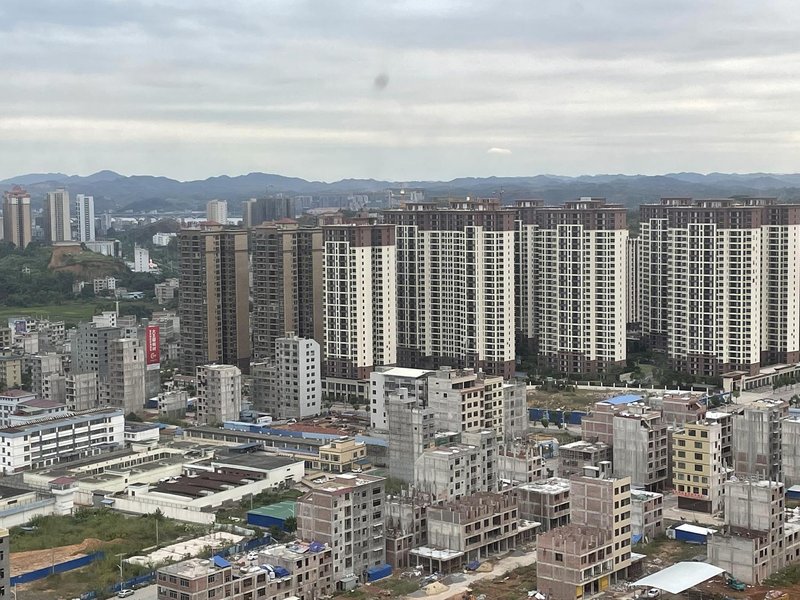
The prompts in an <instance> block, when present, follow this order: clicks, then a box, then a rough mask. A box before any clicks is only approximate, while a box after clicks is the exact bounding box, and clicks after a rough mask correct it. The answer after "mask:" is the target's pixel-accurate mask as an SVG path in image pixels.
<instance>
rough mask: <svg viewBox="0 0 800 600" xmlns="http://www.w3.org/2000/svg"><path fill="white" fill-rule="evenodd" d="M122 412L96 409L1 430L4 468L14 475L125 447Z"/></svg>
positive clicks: (0, 449)
mask: <svg viewBox="0 0 800 600" xmlns="http://www.w3.org/2000/svg"><path fill="white" fill-rule="evenodd" d="M124 426H125V419H124V416H123V413H122V411H121V410H119V409H95V410H90V411H84V412H74V413H69V414H68V415H67V416H59V417H54V418H49V419H41V420H39V421H33V422H30V423H26V424H24V425H19V426H15V427H5V428H3V429H0V467H1V468H2V470H3V473H5V474H7V475H10V474H12V473H18V472H20V471H24V470H26V469H41V468H44V467H47V466H50V465H54V464H57V463H62V462H68V461H71V460H77V459H80V458H84V457H87V456H93V455H95V454H100V453H102V452H105V451H108V450H109V449H112V448H120V447H122V445H123V429H124Z"/></svg>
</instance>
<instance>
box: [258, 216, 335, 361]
mask: <svg viewBox="0 0 800 600" xmlns="http://www.w3.org/2000/svg"><path fill="white" fill-rule="evenodd" d="M251 244H252V247H251V250H252V254H253V261H252V262H253V356H254V357H255V358H257V359H263V358H273V357H274V355H275V341H276V340H277V339H279V338H282V337H284V336H285V335H286V334H287V332H290V331H293V332H295V333H296V334H297V335H298V336H299V337H301V338H313V339H314V340H316V341H317V343H318V344H320V346H322V345H323V344H324V343H325V338H324V326H323V325H324V324H323V316H322V298H323V291H322V273H323V262H322V258H323V244H322V229H321V228H319V227H301V226H299V225H298V224H297V223H296V222H294V221H291V220H289V219H284V220H282V221H278V222H277V223H265V224H263V225H261V226H258V227H256V228H255V229H253V231H252V232H251Z"/></svg>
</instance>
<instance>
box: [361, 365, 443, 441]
mask: <svg viewBox="0 0 800 600" xmlns="http://www.w3.org/2000/svg"><path fill="white" fill-rule="evenodd" d="M431 373H433V371H428V370H425V369H408V368H405V367H377V368H376V369H375V370H374V371H373V372H372V373H370V376H369V388H370V389H369V398H370V400H369V401H370V406H369V409H370V411H369V418H370V427H372V428H373V429H378V430H388V429H389V427H390V421H389V414H388V413H389V406H388V402H389V397H390V396H391V395H392V394H396V393H397V392H398V390H400V389H401V388H404V389H405V390H406V396H407V398H408V399H410V400H413V401H414V405H415V406H419V407H422V406H425V404H426V402H427V391H428V375H430V374H431Z"/></svg>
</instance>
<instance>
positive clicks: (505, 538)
mask: <svg viewBox="0 0 800 600" xmlns="http://www.w3.org/2000/svg"><path fill="white" fill-rule="evenodd" d="M427 526H428V544H427V546H422V547H419V548H414V549H413V550H411V555H412V556H414V557H415V558H416V559H417V564H422V565H423V566H425V567H426V568H427V569H428V570H429V572H431V573H432V572H435V571H438V572H440V573H450V572H453V571H455V570H459V569H461V567H462V566H463V564H464V563H469V562H472V561H475V560H483V559H486V558H488V557H489V556H492V555H495V554H500V553H504V552H508V551H510V550H513V549H515V548H516V547H517V545H519V544H521V543H523V542H526V541H529V540H531V539H533V537H534V535H535V531H536V527H537V526H538V523H533V522H529V521H524V520H521V519H520V518H519V509H518V506H517V499H516V498H515V497H514V496H511V495H508V494H499V493H493V492H479V493H476V494H472V495H471V496H467V497H466V498H462V499H460V500H451V501H449V502H445V503H443V504H440V505H433V506H429V507H428V510H427Z"/></svg>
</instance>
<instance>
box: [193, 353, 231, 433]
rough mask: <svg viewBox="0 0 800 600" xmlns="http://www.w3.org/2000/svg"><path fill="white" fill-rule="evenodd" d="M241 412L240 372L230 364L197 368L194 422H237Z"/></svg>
mask: <svg viewBox="0 0 800 600" xmlns="http://www.w3.org/2000/svg"><path fill="white" fill-rule="evenodd" d="M241 410H242V372H241V370H240V369H239V367H234V366H233V365H203V366H200V367H197V422H198V423H199V424H210V423H217V424H222V423H224V422H225V421H238V420H239V413H240V412H241Z"/></svg>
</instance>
